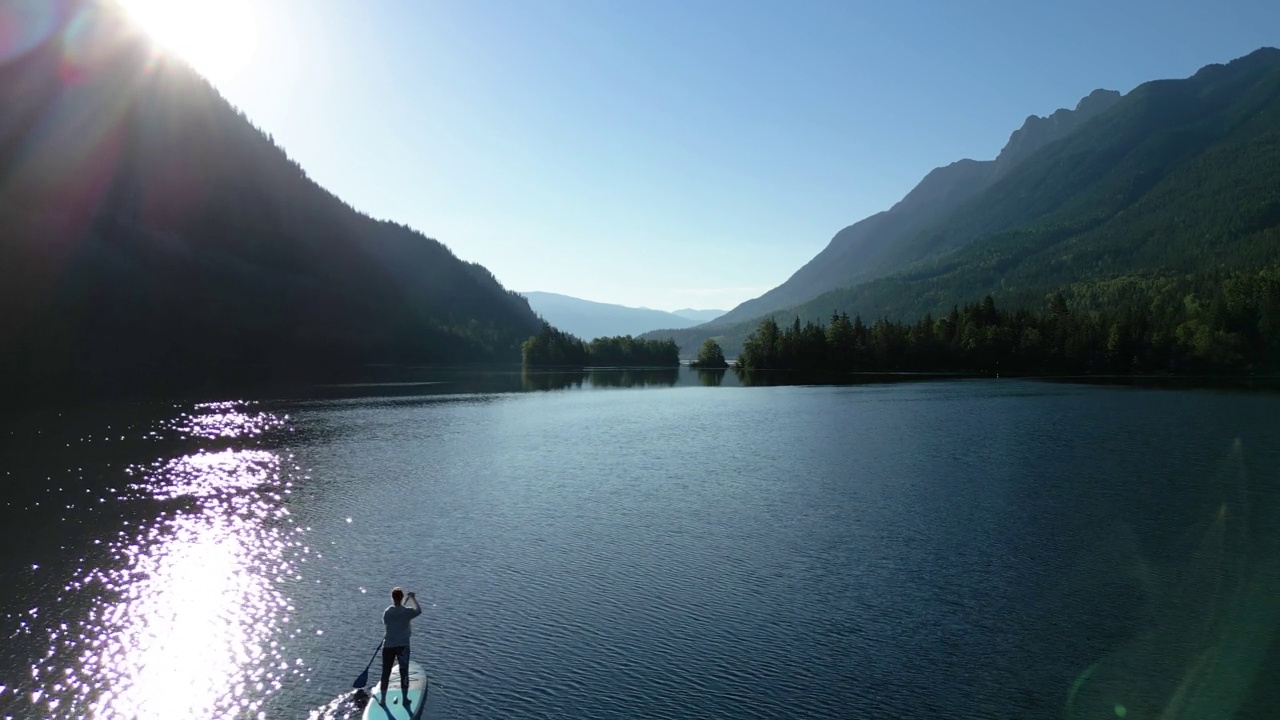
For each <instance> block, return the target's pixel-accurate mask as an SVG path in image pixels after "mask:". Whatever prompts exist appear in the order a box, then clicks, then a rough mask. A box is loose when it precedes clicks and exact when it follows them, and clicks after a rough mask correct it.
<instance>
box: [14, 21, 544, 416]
mask: <svg viewBox="0 0 1280 720" xmlns="http://www.w3.org/2000/svg"><path fill="white" fill-rule="evenodd" d="M56 7H57V8H58V11H57V12H59V13H60V14H57V15H56V20H57V23H56V24H55V25H54V26H53V27H52V28H51V31H50V32H49V33H48V34H47V35H46V36H44V37H43V38H42V39H40V41H39V42H38V43H37V44H35V45H34V46H33V47H31V48H30V49H29V51H28V52H26V53H25V54H24V55H21V56H19V57H15V58H8V59H7V60H6V62H5V63H3V64H2V65H0V168H3V175H2V177H0V179H2V180H3V182H0V227H3V228H4V233H5V238H4V241H3V242H2V243H0V307H3V308H4V312H3V313H0V398H3V397H5V396H6V394H8V395H13V394H23V393H39V392H43V391H47V390H49V389H51V388H57V389H60V390H63V391H65V392H71V393H79V392H81V391H115V390H121V389H150V390H157V389H161V388H172V389H182V388H191V387H224V386H225V387H234V386H238V385H240V384H243V383H244V382H249V381H260V380H298V379H302V378H336V377H350V376H352V375H353V374H356V373H359V372H361V369H362V368H363V367H365V366H367V365H369V364H371V363H391V364H405V363H413V364H422V363H462V362H481V361H487V362H493V361H506V362H517V361H518V360H519V357H520V354H519V346H520V343H521V342H522V341H523V340H525V339H527V338H528V337H529V336H530V335H532V334H533V333H535V332H537V330H538V329H539V327H540V323H539V321H538V319H537V317H536V316H535V315H534V313H533V311H532V310H531V309H530V308H529V306H528V303H527V302H526V301H525V300H524V298H522V297H520V296H518V295H516V294H514V293H511V292H508V291H507V290H505V289H504V288H503V287H502V286H501V284H499V283H498V281H497V280H496V279H495V278H494V277H493V275H492V274H491V273H490V272H489V271H488V270H486V269H485V268H483V267H481V266H479V265H476V264H473V263H466V262H463V261H461V260H459V259H458V258H457V257H456V256H454V255H453V253H452V252H450V251H449V249H448V248H446V247H445V246H444V245H443V244H441V243H439V242H437V241H436V240H433V239H430V238H427V237H425V236H424V235H422V234H421V233H418V232H416V231H414V230H412V229H410V228H407V227H404V226H402V225H398V224H395V223H391V222H385V221H379V220H374V219H372V218H370V217H368V216H365V215H363V214H361V213H359V212H357V211H355V210H354V209H352V208H351V207H350V206H348V205H347V204H346V203H344V202H343V201H341V200H340V199H338V198H337V197H335V196H333V195H332V194H331V193H329V192H328V191H326V190H325V189H324V188H322V187H320V186H319V185H317V184H316V183H315V182H313V181H312V180H310V179H309V178H308V177H307V176H306V173H305V172H304V171H303V170H302V168H301V167H299V166H298V164H297V163H296V162H294V161H293V160H291V159H289V158H288V157H287V156H286V155H285V153H284V152H283V151H282V150H281V149H280V148H278V147H277V146H276V145H275V144H274V142H273V141H272V140H271V139H270V138H269V137H268V136H266V135H265V134H264V133H262V132H261V131H259V130H258V129H257V128H255V127H254V126H253V125H251V124H250V123H249V121H248V120H247V119H246V118H245V117H244V116H243V115H242V114H241V113H240V112H239V111H237V110H236V109H235V108H233V107H232V106H231V105H230V104H229V103H228V102H227V101H226V100H225V99H224V98H223V97H222V96H221V95H219V94H218V92H217V91H216V90H215V89H214V88H213V87H212V86H211V85H210V84H209V83H208V82H207V81H206V80H204V79H203V78H201V77H200V76H199V75H197V74H196V73H195V72H194V71H192V70H191V69H190V68H189V67H188V66H186V65H185V64H184V63H182V62H180V61H177V60H175V59H174V58H172V57H170V56H167V55H160V56H157V55H156V53H155V51H154V48H153V46H152V45H151V44H150V42H149V41H148V40H147V39H146V38H145V37H144V36H143V35H142V34H141V32H140V31H139V30H138V29H137V28H136V27H135V26H133V25H132V24H131V23H130V22H129V21H128V20H127V19H126V16H125V15H124V14H123V11H122V10H120V9H119V8H118V7H117V6H116V5H115V4H114V3H109V2H100V1H97V0H78V1H72V2H66V3H61V4H56ZM24 38H25V36H24Z"/></svg>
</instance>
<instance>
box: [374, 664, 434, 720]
mask: <svg viewBox="0 0 1280 720" xmlns="http://www.w3.org/2000/svg"><path fill="white" fill-rule="evenodd" d="M406 698H407V700H408V702H407V703H406V702H405V700H406ZM426 708H427V671H426V670H423V669H422V666H421V665H419V664H418V663H416V662H414V661H412V660H410V661H409V694H408V695H403V694H401V692H400V667H399V663H397V664H396V667H393V668H392V669H391V681H390V682H388V683H387V697H386V698H383V697H382V691H381V690H379V689H378V687H377V686H376V685H375V686H374V687H373V688H372V689H371V690H370V691H369V704H368V705H365V706H364V714H363V715H361V716H360V717H361V718H362V720H421V718H422V715H423V712H425V711H426Z"/></svg>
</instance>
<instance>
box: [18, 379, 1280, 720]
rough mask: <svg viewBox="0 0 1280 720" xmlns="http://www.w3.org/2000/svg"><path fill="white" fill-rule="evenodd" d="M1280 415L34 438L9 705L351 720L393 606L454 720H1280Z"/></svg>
mask: <svg viewBox="0 0 1280 720" xmlns="http://www.w3.org/2000/svg"><path fill="white" fill-rule="evenodd" d="M494 383H496V385H495V384H494ZM703 385H707V387H704V386H703ZM493 387H497V388H500V389H502V390H504V391H503V392H491V391H489V390H488V389H486V388H493ZM506 390H509V391H506ZM1278 400H1280V398H1278V397H1277V396H1276V395H1267V394H1247V393H1228V392H1211V391H1168V390H1160V391H1153V390H1138V389H1132V388H1098V387H1088V386H1074V385H1073V386H1067V385H1054V384H1048V383H1033V382H1023V381H952V382H926V383H909V384H890V385H884V384H872V385H861V386H851V387H832V386H824V387H818V386H810V387H756V388H749V387H739V386H737V382H736V381H735V380H734V379H733V376H732V374H730V375H729V376H727V378H725V379H723V380H722V379H720V378H718V377H716V378H712V379H710V380H708V379H707V378H706V377H705V376H704V377H702V378H701V379H699V378H698V376H696V375H693V374H690V373H689V372H688V371H682V372H681V374H679V375H678V376H677V375H675V374H672V375H671V376H670V377H668V376H667V375H666V374H663V375H662V376H661V377H659V378H657V379H654V378H653V377H642V376H640V375H632V376H630V377H629V379H626V378H622V376H621V375H620V374H611V375H608V376H607V377H606V376H605V375H597V376H588V377H587V378H586V379H585V380H584V379H583V378H582V377H581V376H577V377H572V376H571V377H568V378H567V379H566V378H562V377H558V376H545V377H542V378H540V379H536V380H535V381H533V382H529V381H528V379H526V380H525V381H524V382H513V381H512V380H511V379H510V378H509V377H506V376H504V377H502V378H497V379H496V380H494V382H491V383H488V384H486V383H485V382H482V381H480V380H477V379H476V378H474V377H472V378H470V379H468V380H466V381H461V382H445V383H442V384H437V385H426V384H423V385H413V386H397V387H394V388H388V387H374V386H348V387H343V388H331V389H329V390H328V391H327V392H326V398H325V399H311V400H274V401H269V402H268V401H263V402H245V401H228V402H220V403H208V404H190V403H181V404H128V405H126V404H120V405H114V406H105V407H97V408H91V409H83V408H82V409H78V410H75V411H61V412H59V411H57V410H47V411H42V412H28V413H24V414H21V415H17V414H11V415H10V416H8V417H6V418H4V419H3V420H2V421H0V422H3V424H0V482H3V483H4V488H5V492H4V495H3V497H2V498H0V519H2V520H3V522H0V539H2V540H3V541H4V542H3V548H4V549H3V551H0V572H2V573H3V575H2V577H3V582H4V589H3V592H0V637H2V638H4V642H3V643H2V644H0V717H12V718H28V717H31V718H36V717H50V718H76V717H84V716H90V717H148V718H149V717H159V716H163V717H183V718H192V717H200V718H204V717H264V718H306V717H313V718H345V717H351V716H353V715H354V714H355V713H356V712H357V710H356V707H355V705H354V703H353V702H352V700H351V697H350V687H351V682H352V680H353V679H354V678H355V676H356V675H358V674H359V673H360V671H361V670H363V669H364V667H365V663H367V662H368V660H369V656H370V654H371V653H372V652H373V651H374V649H375V647H376V646H377V644H378V640H379V638H380V631H381V623H380V614H381V610H382V608H383V607H384V606H385V605H386V604H387V590H388V589H389V588H390V587H391V586H392V585H403V586H405V587H406V588H407V589H410V590H416V591H417V592H418V595H419V597H420V598H421V599H422V600H423V605H424V607H425V609H426V612H425V614H424V616H423V617H422V618H420V619H419V620H417V621H415V639H414V650H413V653H414V657H415V658H416V659H418V660H420V661H422V662H423V663H424V664H425V665H426V667H427V668H428V673H429V674H430V675H431V677H432V678H433V685H432V690H431V696H430V704H429V707H428V717H450V718H524V717H529V718H635V717H657V718H725V719H728V718H792V717H819V718H849V717H884V718H888V717H908V716H909V717H950V718H1061V717H1064V716H1066V717H1072V718H1077V717H1078V718H1116V717H1124V718H1126V720H1131V719H1132V718H1142V717H1156V716H1160V715H1159V714H1160V713H1164V715H1163V717H1171V718H1175V717H1221V718H1228V717H1232V716H1235V717H1273V716H1274V707H1275V705H1274V703H1275V702H1276V701H1277V698H1276V696H1275V691H1274V688H1276V687H1280V663H1278V661H1277V654H1278V653H1277V651H1276V649H1275V648H1274V647H1272V646H1273V644H1274V643H1273V634H1274V630H1275V629H1276V626H1277V624H1278V623H1280V606H1278V600H1277V599H1278V598H1280V576H1278V575H1280V574H1278V572H1277V557H1280V552H1277V549H1278V545H1280V544H1278V543H1277V542H1276V540H1277V537H1276V536H1277V532H1278V529H1280V511H1278V502H1277V500H1278V497H1277V496H1278V492H1277V482H1278V481H1280V413H1277V409H1278V408H1280V402H1278ZM376 674H377V664H376V663H375V664H374V668H373V675H374V677H375V678H376Z"/></svg>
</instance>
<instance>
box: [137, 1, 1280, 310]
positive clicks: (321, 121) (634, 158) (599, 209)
mask: <svg viewBox="0 0 1280 720" xmlns="http://www.w3.org/2000/svg"><path fill="white" fill-rule="evenodd" d="M121 1H122V2H126V3H130V4H134V5H136V6H138V8H139V13H140V14H143V15H147V14H150V15H151V16H153V17H155V16H156V15H157V14H163V17H160V18H159V19H158V20H154V21H153V22H155V23H156V27H157V33H159V34H167V35H168V37H169V41H170V44H171V45H173V46H174V47H175V49H177V50H178V51H179V52H182V53H184V54H186V55H187V56H188V57H189V58H190V59H191V60H192V62H193V64H195V65H196V67H197V69H199V70H201V71H202V72H204V73H205V74H206V75H208V76H209V77H210V79H211V80H213V81H214V83H215V84H216V85H217V86H218V87H219V88H220V89H221V90H222V92H223V94H224V95H226V96H227V98H228V99H229V100H230V101H231V102H232V103H234V104H235V105H237V106H239V107H240V108H241V109H242V110H244V111H245V113H246V114H247V115H248V116H249V118H250V119H251V120H253V122H254V123H255V124H257V125H258V126H259V127H260V128H262V129H263V130H265V131H266V132H269V133H271V134H272V135H273V136H274V137H275V140H276V142H277V143H278V144H280V145H281V146H283V147H284V148H285V149H286V150H287V151H288V153H289V154H290V155H291V156H292V157H293V158H295V159H296V160H298V161H299V162H300V163H301V165H302V166H303V167H304V168H305V169H306V170H307V172H308V174H309V175H310V176H311V177H312V178H314V179H315V180H316V181H318V182H319V183H320V184H321V185H324V186H325V187H326V188H328V189H329V190H331V191H333V192H334V193H335V194H337V195H338V196H340V197H342V198H343V199H345V200H346V201H348V202H349V203H351V204H352V205H353V206H355V207H356V208H358V209H360V210H362V211H364V212H366V213H368V214H370V215H373V216H374V217H378V218H385V219H390V220H395V221H398V222H402V223H405V224H407V225H410V226H412V227H414V228H417V229H418V230H421V231H422V232H423V233H425V234H427V235H430V236H432V237H435V238H437V239H439V240H440V241H442V242H444V243H445V244H446V245H447V246H449V247H450V248H451V249H452V250H453V251H454V253H456V254H457V255H458V256H459V257H461V258H463V259H465V260H472V261H476V262H479V263H481V264H483V265H484V266H486V267H488V268H489V269H490V270H492V271H493V272H494V274H495V275H496V276H497V277H498V279H499V280H500V281H501V282H502V283H503V284H504V285H506V286H507V287H508V288H510V289H513V290H520V291H527V290H543V291H549V292H557V293H563V294H567V295H574V296H577V297H582V298H586V299H589V300H595V301H599V302H611V303H619V304H623V305H633V306H641V305H643V306H647V307H652V308H659V309H665V310H671V309H676V308H680V307H690V306H692V307H696V308H711V307H716V308H721V309H729V308H731V307H732V306H734V305H736V304H737V303H739V302H742V301H743V300H747V299H749V298H752V297H755V296H757V295H759V294H761V293H763V292H764V291H765V290H768V289H769V288H771V287H774V286H776V285H778V284H780V283H781V282H783V281H784V280H786V278H787V277H789V276H790V275H791V274H792V273H793V272H795V270H796V269H798V268H799V267H800V266H801V265H803V264H804V263H805V262H807V261H808V260H809V259H810V258H812V257H813V256H814V255H815V254H817V253H818V252H819V251H820V250H821V249H822V248H823V247H825V246H826V244H827V242H828V241H829V240H830V239H831V236H832V235H833V234H835V232H836V231H838V230H839V229H840V228H842V227H844V226H845V225H848V224H850V223H853V222H855V221H857V220H859V219H861V218H863V217H866V216H867V215H870V214H872V213H874V212H877V211H880V210H884V209H887V208H888V207H889V206H890V205H892V204H893V203H894V202H895V201H897V200H898V199H900V198H901V197H902V196H903V195H904V194H906V192H907V191H909V190H910V189H911V188H912V187H913V186H914V185H915V183H916V182H918V181H919V180H920V178H922V177H923V176H924V175H925V173H927V172H928V171H929V170H930V169H932V168H934V167H936V166H939V165H945V164H948V163H950V162H953V161H955V160H958V159H960V158H963V157H971V158H977V159H989V158H993V157H995V155H996V153H997V152H999V150H1000V148H1001V147H1002V146H1003V145H1004V143H1005V141H1006V140H1007V139H1008V136H1009V133H1010V132H1012V131H1013V130H1015V129H1016V128H1017V127H1019V126H1020V125H1021V124H1022V122H1023V120H1024V119H1025V118H1026V116H1027V115H1030V114H1036V115H1045V114H1048V113H1050V112H1052V111H1054V110H1055V109H1057V108H1059V107H1074V105H1075V103H1076V102H1077V101H1078V100H1079V98H1080V97H1082V96H1084V95H1086V94H1088V93H1089V92H1090V91H1091V90H1093V89H1095V88H1099V87H1103V88H1109V89H1115V90H1120V91H1121V92H1128V91H1129V90H1131V89H1133V87H1134V86H1136V85H1138V84H1140V83H1141V82H1144V81H1146V80H1151V79H1157V78H1171V77H1185V76H1187V75H1190V74H1192V73H1193V72H1195V70H1196V69H1198V68H1199V67H1201V66H1203V65H1205V64H1208V63H1214V62H1226V61H1229V60H1231V59H1232V58H1235V57H1238V56H1240V55H1244V54H1246V53H1248V52H1250V51H1252V50H1255V49H1257V48H1258V47H1261V46H1264V45H1272V46H1274V45H1280V2H1276V1H1275V0H1201V1H1199V2H1181V1H1180V0H1160V1H1152V0H1105V1H1098V0H1073V1H1072V2H1059V1H1052V2H1051V1H1049V0H1045V1H1043V2H1042V1H1041V0H1007V1H1001V2H996V1H992V0H965V1H964V2H951V1H950V0H937V1H935V2H915V1H912V0H877V1H875V2H863V1H860V0H845V1H842V2H820V1H818V0H796V1H794V2H790V1H789V2H783V1H782V0H769V1H767V2H766V1H761V0H502V1H499V0H448V1H441V0H256V1H255V2H250V1H249V0H239V1H238V2H237V1H235V0H121ZM184 3H185V4H184ZM174 7H185V8H186V9H185V10H173V9H165V10H161V9H157V8H174ZM228 20H232V21H234V22H231V23H228V22H227V21H228Z"/></svg>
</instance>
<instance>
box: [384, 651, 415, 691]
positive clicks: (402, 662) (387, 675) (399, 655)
mask: <svg viewBox="0 0 1280 720" xmlns="http://www.w3.org/2000/svg"><path fill="white" fill-rule="evenodd" d="M392 663H396V664H398V665H399V666H400V687H409V646H408V645H402V646H398V647H383V648H382V680H381V684H382V685H386V684H387V683H388V682H389V681H390V680H391V664H392Z"/></svg>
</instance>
